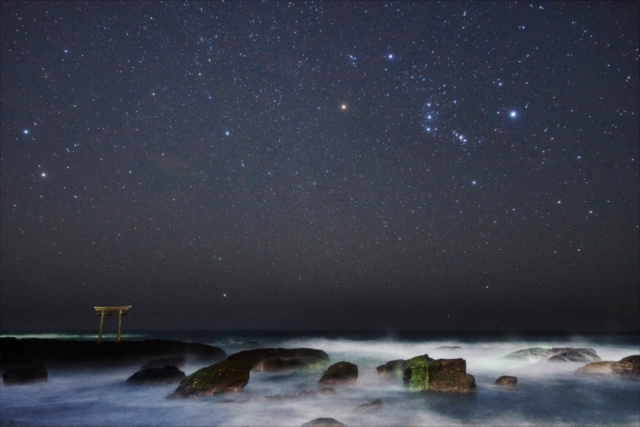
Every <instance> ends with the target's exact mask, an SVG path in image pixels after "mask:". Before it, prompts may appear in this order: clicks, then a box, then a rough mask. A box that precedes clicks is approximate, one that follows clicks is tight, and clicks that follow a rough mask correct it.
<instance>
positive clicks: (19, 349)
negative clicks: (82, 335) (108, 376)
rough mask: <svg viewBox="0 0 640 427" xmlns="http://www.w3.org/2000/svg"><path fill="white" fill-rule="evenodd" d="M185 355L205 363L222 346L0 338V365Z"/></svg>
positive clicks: (95, 363)
mask: <svg viewBox="0 0 640 427" xmlns="http://www.w3.org/2000/svg"><path fill="white" fill-rule="evenodd" d="M173 356H175V357H179V356H182V357H186V358H187V359H189V360H193V361H198V362H203V363H208V362H216V361H219V360H224V359H225V358H226V357H227V353H226V352H225V351H224V350H222V349H221V348H218V347H214V346H210V345H205V344H198V343H187V342H182V341H171V340H143V341H122V342H119V343H116V342H102V343H100V344H98V343H96V342H94V341H77V340H76V341H74V340H57V339H36V338H30V339H20V340H19V339H16V338H12V337H8V338H0V367H3V368H11V367H19V366H25V365H33V364H45V365H46V366H48V367H49V366H70V365H87V366H92V367H99V366H114V365H128V364H140V363H146V362H148V361H149V360H150V359H153V358H159V357H173Z"/></svg>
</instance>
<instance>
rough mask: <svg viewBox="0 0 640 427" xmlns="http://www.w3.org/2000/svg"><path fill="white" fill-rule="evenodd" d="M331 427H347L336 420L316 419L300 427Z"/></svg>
mask: <svg viewBox="0 0 640 427" xmlns="http://www.w3.org/2000/svg"><path fill="white" fill-rule="evenodd" d="M325 426H326V427H330V426H346V424H342V423H341V422H340V421H338V420H336V419H334V418H316V419H315V420H311V421H309V422H306V423H304V424H302V425H301V426H300V427H325Z"/></svg>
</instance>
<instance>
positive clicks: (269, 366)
mask: <svg viewBox="0 0 640 427" xmlns="http://www.w3.org/2000/svg"><path fill="white" fill-rule="evenodd" d="M227 360H229V361H245V362H249V363H250V364H251V367H252V369H256V370H258V371H269V372H277V371H281V370H290V369H299V368H306V367H310V366H313V365H316V364H323V363H325V362H328V361H329V355H328V354H327V353H325V352H324V351H322V350H316V349H313V348H294V349H288V348H257V349H254V350H244V351H241V352H239V353H235V354H232V355H231V356H229V357H227Z"/></svg>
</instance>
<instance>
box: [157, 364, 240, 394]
mask: <svg viewBox="0 0 640 427" xmlns="http://www.w3.org/2000/svg"><path fill="white" fill-rule="evenodd" d="M250 371H251V364H250V363H249V362H246V361H229V360H225V361H222V362H218V363H216V364H215V365H211V366H208V367H206V368H202V369H199V370H197V371H196V372H194V373H193V374H191V375H189V376H188V377H187V378H185V379H184V380H183V381H182V382H181V383H180V385H179V386H178V388H176V391H175V392H173V393H172V394H170V395H169V396H167V397H168V398H172V399H182V398H189V397H200V396H211V395H213V394H216V393H228V392H238V391H241V390H242V389H243V388H244V386H246V385H247V383H248V382H249V372H250Z"/></svg>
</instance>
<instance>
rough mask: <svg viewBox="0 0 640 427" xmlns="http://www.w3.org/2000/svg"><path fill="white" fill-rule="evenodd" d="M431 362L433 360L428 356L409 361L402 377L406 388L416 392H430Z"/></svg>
mask: <svg viewBox="0 0 640 427" xmlns="http://www.w3.org/2000/svg"><path fill="white" fill-rule="evenodd" d="M431 362H433V359H432V358H430V357H429V355H428V354H424V355H422V356H416V357H414V358H411V359H409V360H407V363H406V364H405V369H404V374H403V376H402V379H403V380H404V385H405V387H408V388H409V390H415V391H425V390H429V365H430V364H431Z"/></svg>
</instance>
